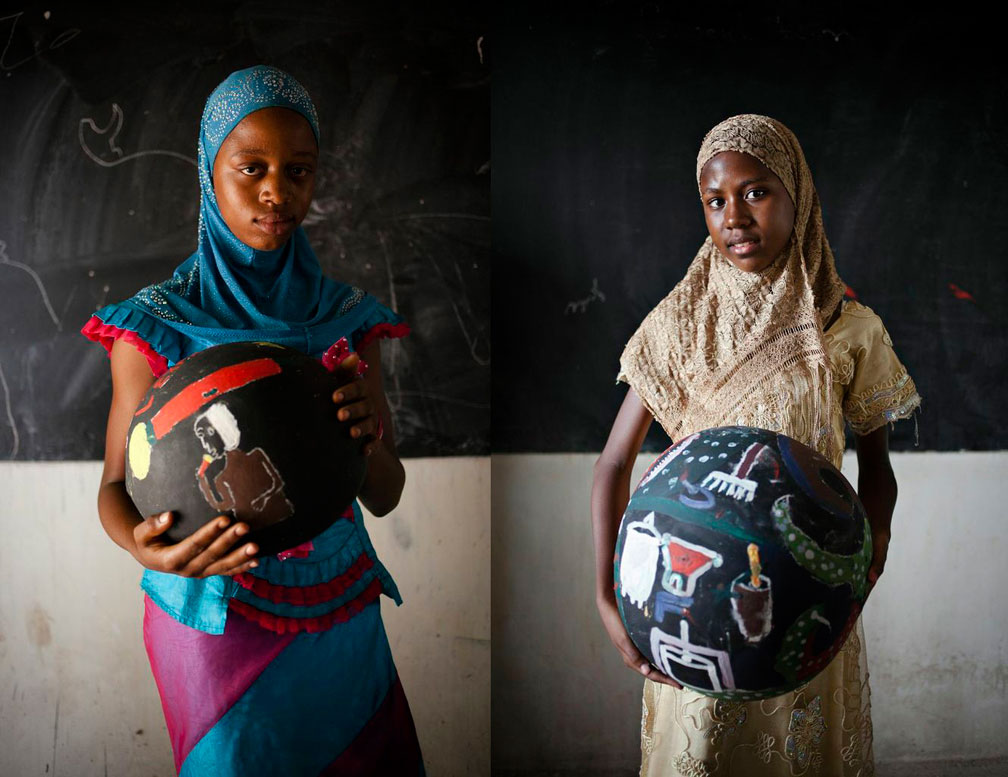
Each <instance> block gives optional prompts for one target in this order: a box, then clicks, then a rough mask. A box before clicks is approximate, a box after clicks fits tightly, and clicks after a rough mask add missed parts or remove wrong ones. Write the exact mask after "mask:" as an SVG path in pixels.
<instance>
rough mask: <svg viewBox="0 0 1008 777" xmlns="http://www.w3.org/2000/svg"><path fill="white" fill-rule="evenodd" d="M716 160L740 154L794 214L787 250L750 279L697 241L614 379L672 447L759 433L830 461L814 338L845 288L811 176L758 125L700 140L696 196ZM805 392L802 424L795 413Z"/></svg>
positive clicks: (759, 120) (785, 133)
mask: <svg viewBox="0 0 1008 777" xmlns="http://www.w3.org/2000/svg"><path fill="white" fill-rule="evenodd" d="M723 151H739V152H742V153H745V154H749V155H750V156H753V157H755V158H756V159H758V160H759V161H760V162H762V163H763V164H764V165H765V166H766V167H767V168H769V169H770V170H771V171H772V172H773V173H774V174H775V175H776V176H777V177H778V178H780V180H781V182H782V183H783V184H784V187H785V188H786V189H787V192H788V194H789V195H790V197H791V200H792V201H793V203H794V206H795V223H794V231H793V233H792V235H791V240H790V241H789V243H788V245H787V246H786V247H785V249H784V251H783V252H782V253H781V255H780V256H779V257H778V258H777V259H776V260H775V261H774V262H773V263H772V264H771V265H770V266H769V267H767V268H766V269H764V270H762V271H760V272H757V273H750V272H746V271H744V270H740V269H738V268H737V267H736V266H735V265H734V264H732V263H731V261H729V260H728V258H726V257H725V256H723V255H722V254H721V252H720V251H719V250H718V249H717V246H715V245H714V241H713V240H712V239H711V238H710V237H709V236H708V237H707V239H706V240H705V241H704V243H703V245H702V246H701V247H700V251H699V252H698V253H697V255H696V258H694V260H693V262H692V264H690V266H689V269H688V270H687V271H686V275H685V277H684V278H683V279H682V281H680V282H679V283H678V284H677V285H676V287H675V288H674V289H673V290H672V292H671V293H670V294H669V295H668V296H667V297H666V298H665V299H664V300H662V301H661V302H660V303H659V304H658V306H657V307H656V308H655V309H654V310H652V311H651V313H649V314H648V316H647V318H645V319H644V322H643V323H642V324H641V326H640V328H639V329H638V330H637V332H636V333H635V334H634V335H633V337H632V338H631V339H630V341H629V342H628V343H627V346H626V349H625V350H624V352H623V355H622V357H621V359H620V366H621V371H620V375H619V379H620V380H624V381H626V382H627V383H629V384H630V386H631V387H632V388H633V389H634V391H635V392H636V393H637V395H638V396H639V397H640V399H641V401H642V402H643V403H644V405H645V407H647V409H648V410H649V411H650V412H651V413H652V415H654V417H655V418H656V419H657V420H658V422H659V423H661V425H662V427H663V428H664V429H665V431H666V432H667V433H668V434H669V436H670V437H671V438H672V439H673V440H676V439H679V438H680V437H682V436H683V435H685V434H688V433H690V432H693V431H696V430H699V429H703V428H707V427H712V426H724V425H730V424H744V425H752V426H757V425H764V426H766V427H768V428H769V427H776V429H775V430H776V431H782V432H784V433H785V434H788V435H790V436H792V437H795V438H797V439H799V440H801V441H802V442H804V443H806V444H808V445H810V446H812V447H818V448H819V449H820V450H821V451H822V452H824V453H827V454H828V455H829V454H832V453H833V452H832V451H826V450H823V449H824V447H828V446H829V444H830V443H829V439H830V437H831V435H829V434H827V423H828V417H827V416H826V415H825V414H824V413H823V405H824V404H826V405H827V407H828V403H829V402H830V401H831V400H830V384H831V380H830V379H829V374H830V373H829V359H828V357H827V354H826V349H825V346H824V343H823V327H824V326H826V325H827V324H828V322H829V320H830V318H831V316H832V315H833V313H834V312H835V311H836V309H837V306H838V305H839V303H840V301H841V299H842V297H843V292H844V288H845V287H844V284H843V282H842V281H841V280H840V278H839V276H838V275H837V273H836V269H835V267H834V265H833V252H832V251H831V250H830V247H829V242H828V241H827V240H826V234H825V232H824V231H823V225H822V212H821V210H820V207H819V196H818V194H817V193H816V190H815V186H814V185H813V183H812V175H811V172H810V171H809V168H808V165H807V164H806V162H805V156H804V154H803V153H802V150H801V146H799V144H798V140H797V139H796V138H795V136H794V134H792V132H791V131H790V130H789V129H788V128H787V127H785V126H784V125H783V124H781V123H780V122H778V121H775V120H774V119H771V118H768V117H766V116H758V115H754V114H746V115H741V116H733V117H732V118H730V119H727V120H725V121H723V122H721V123H720V124H718V125H717V126H716V127H714V129H712V130H711V131H710V132H709V133H707V136H706V137H705V138H704V141H703V144H702V145H701V147H700V153H699V155H698V156H697V168H696V170H697V184H698V186H699V182H700V175H701V173H702V171H703V168H704V165H706V164H707V163H708V162H709V161H710V160H711V159H712V158H713V157H714V156H715V155H717V154H719V153H721V152H723ZM807 392H811V394H812V396H813V405H814V412H813V413H812V415H811V417H807V416H805V415H803V414H802V413H800V412H796V406H797V405H798V404H800V400H801V398H802V397H803V395H805V394H806V393H807ZM756 408H759V412H757V411H756ZM756 421H759V423H756Z"/></svg>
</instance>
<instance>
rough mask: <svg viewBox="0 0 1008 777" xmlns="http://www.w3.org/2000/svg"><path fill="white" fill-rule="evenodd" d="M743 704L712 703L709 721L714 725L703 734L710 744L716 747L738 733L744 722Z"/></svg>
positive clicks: (737, 702)
mask: <svg viewBox="0 0 1008 777" xmlns="http://www.w3.org/2000/svg"><path fill="white" fill-rule="evenodd" d="M746 715H747V713H746V708H745V702H741V701H726V700H724V699H718V700H717V701H715V702H714V711H713V712H712V713H711V721H712V722H713V723H714V725H712V726H711V727H710V728H709V729H707V730H706V731H705V732H704V736H705V737H707V738H708V739H709V740H710V741H711V744H713V745H718V744H720V743H721V740H722V739H724V738H725V737H728V736H731V735H732V734H734V733H735V732H736V731H738V730H739V729H740V728H741V727H742V725H743V724H744V723H745V722H746Z"/></svg>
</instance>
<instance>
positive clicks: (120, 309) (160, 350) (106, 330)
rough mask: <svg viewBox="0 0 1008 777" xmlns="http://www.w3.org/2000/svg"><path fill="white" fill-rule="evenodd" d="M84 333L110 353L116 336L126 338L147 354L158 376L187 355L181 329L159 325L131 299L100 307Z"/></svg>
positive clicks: (155, 375) (152, 369) (83, 330)
mask: <svg viewBox="0 0 1008 777" xmlns="http://www.w3.org/2000/svg"><path fill="white" fill-rule="evenodd" d="M81 334H82V335H84V336H85V337H86V338H88V339H89V340H93V341H94V342H96V343H99V344H101V345H102V346H103V347H104V348H105V350H106V351H108V352H109V353H111V352H112V344H113V343H114V342H115V341H116V340H119V339H122V340H125V341H126V342H128V343H129V344H130V345H132V346H134V347H135V348H136V349H137V350H138V351H140V353H142V354H143V355H144V356H145V357H146V358H147V363H148V364H149V365H150V368H151V372H152V373H154V377H155V378H158V377H160V376H161V375H163V374H164V373H165V372H166V371H167V370H168V368H169V367H171V366H172V365H173V364H175V362H177V361H179V360H180V359H181V358H182V355H183V348H182V339H181V337H180V335H179V334H178V332H176V331H175V330H173V329H169V328H168V327H165V326H160V325H158V324H157V322H156V321H155V320H154V319H153V318H151V317H150V316H149V315H147V314H146V313H144V312H142V311H140V310H137V309H136V308H134V307H133V306H131V305H130V304H129V303H128V302H125V303H118V304H115V305H106V306H105V307H103V308H101V310H98V311H97V312H96V313H95V314H94V315H92V316H91V318H90V319H88V321H87V323H86V324H84V326H83V327H82V328H81Z"/></svg>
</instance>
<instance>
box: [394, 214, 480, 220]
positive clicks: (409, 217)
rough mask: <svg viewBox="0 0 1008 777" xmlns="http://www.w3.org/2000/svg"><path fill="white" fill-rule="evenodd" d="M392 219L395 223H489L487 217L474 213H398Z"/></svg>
mask: <svg viewBox="0 0 1008 777" xmlns="http://www.w3.org/2000/svg"><path fill="white" fill-rule="evenodd" d="M394 218H395V220H396V221H415V220H420V219H471V220H472V221H490V217H489V216H479V215H476V214H474V213H400V214H399V215H397V216H395V217H394Z"/></svg>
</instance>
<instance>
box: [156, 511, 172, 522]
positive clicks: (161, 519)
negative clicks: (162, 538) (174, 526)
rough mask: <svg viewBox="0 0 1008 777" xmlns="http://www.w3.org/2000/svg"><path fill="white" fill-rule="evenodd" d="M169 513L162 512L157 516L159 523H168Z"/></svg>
mask: <svg viewBox="0 0 1008 777" xmlns="http://www.w3.org/2000/svg"><path fill="white" fill-rule="evenodd" d="M168 515H169V514H168V513H161V515H159V516H158V518H157V522H158V523H168Z"/></svg>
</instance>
